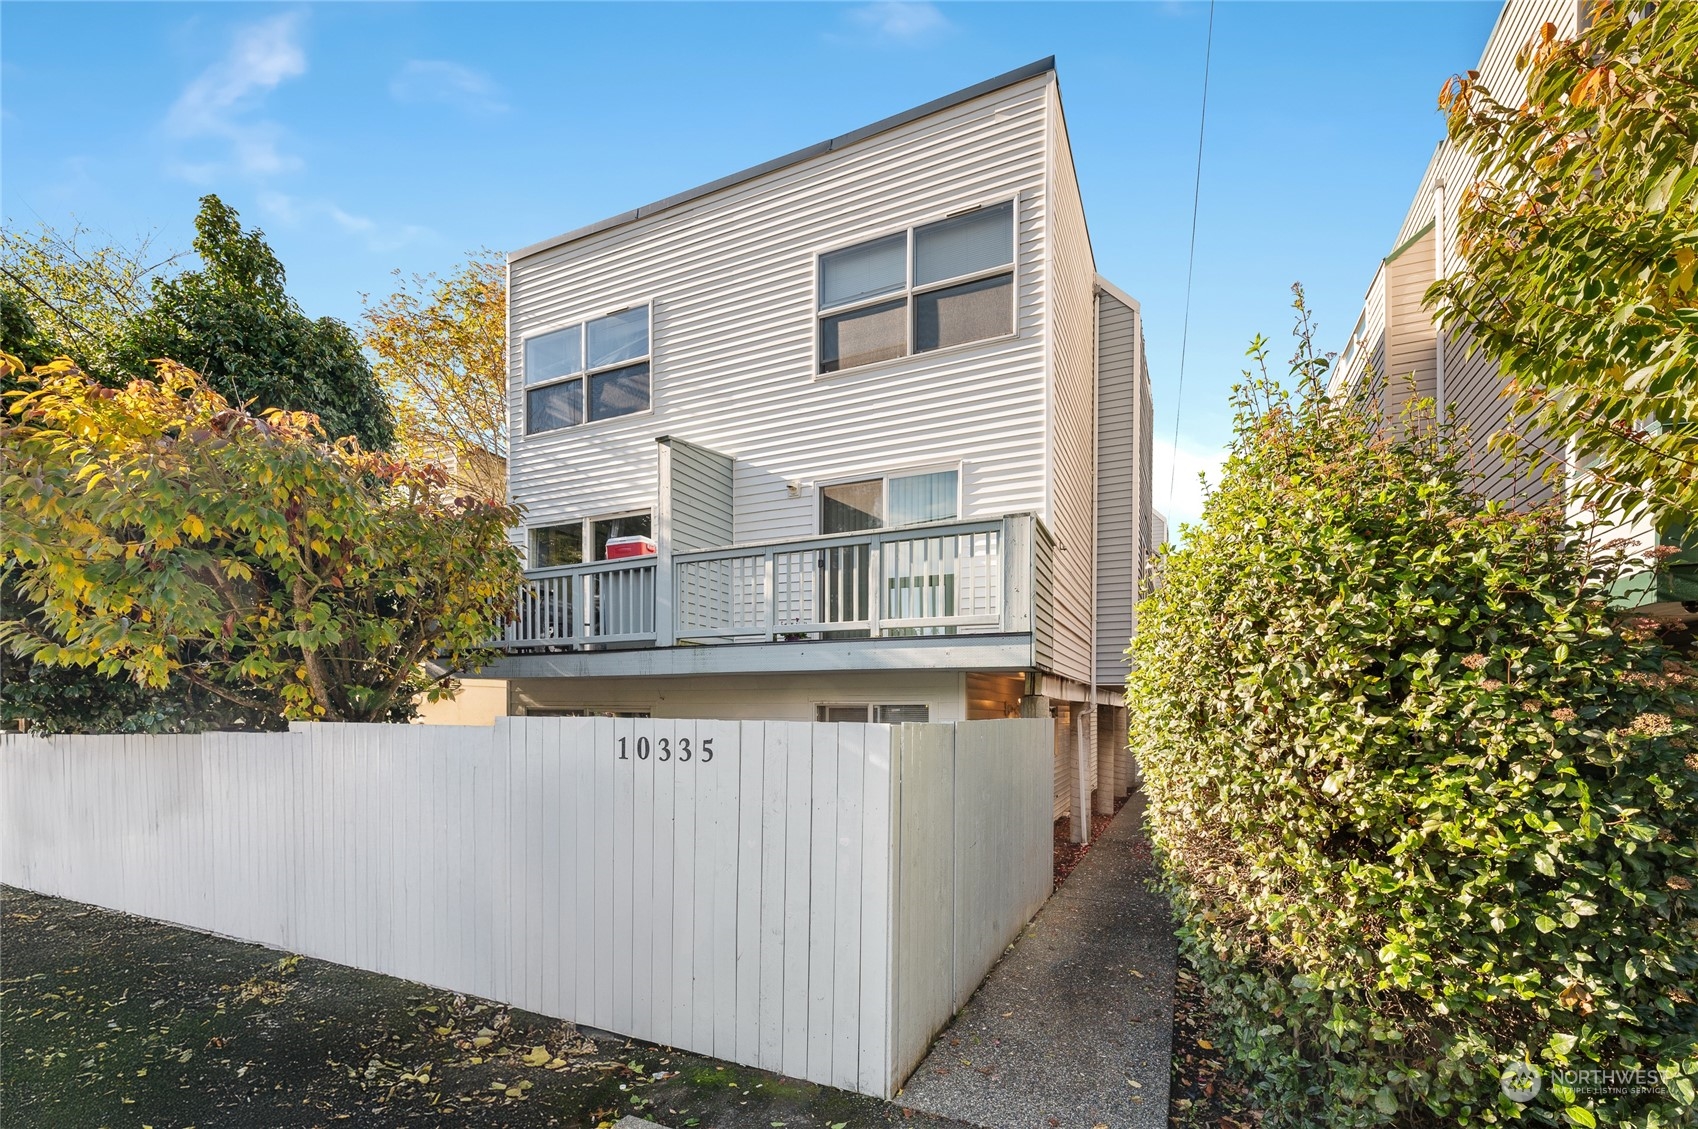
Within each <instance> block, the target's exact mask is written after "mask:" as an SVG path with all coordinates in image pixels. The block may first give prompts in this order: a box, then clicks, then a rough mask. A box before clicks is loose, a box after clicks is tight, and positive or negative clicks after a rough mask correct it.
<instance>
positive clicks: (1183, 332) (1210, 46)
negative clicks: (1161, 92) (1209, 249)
mask: <svg viewBox="0 0 1698 1129" xmlns="http://www.w3.org/2000/svg"><path fill="white" fill-rule="evenodd" d="M1214 48H1215V0H1209V32H1208V38H1207V39H1205V40H1204V43H1203V110H1202V113H1200V114H1199V115H1198V116H1197V173H1196V176H1195V177H1194V178H1193V180H1192V182H1191V249H1190V250H1189V251H1188V252H1187V253H1186V256H1185V320H1184V322H1183V323H1182V326H1181V328H1180V331H1179V387H1178V388H1177V389H1175V391H1174V393H1173V448H1172V451H1171V460H1170V461H1169V462H1168V464H1167V516H1168V519H1169V520H1170V521H1171V520H1172V518H1173V484H1174V481H1175V477H1176V476H1177V475H1178V473H1179V409H1180V405H1181V404H1182V403H1183V402H1184V399H1185V351H1186V347H1187V346H1188V345H1189V344H1190V342H1191V274H1192V271H1193V270H1194V269H1195V268H1196V265H1197V200H1198V198H1199V197H1200V196H1201V195H1202V191H1203V127H1204V126H1206V125H1207V124H1208V121H1209V60H1210V58H1211V57H1212V56H1213V54H1214ZM1168 535H1169V537H1170V538H1171V536H1172V532H1171V531H1169V534H1168Z"/></svg>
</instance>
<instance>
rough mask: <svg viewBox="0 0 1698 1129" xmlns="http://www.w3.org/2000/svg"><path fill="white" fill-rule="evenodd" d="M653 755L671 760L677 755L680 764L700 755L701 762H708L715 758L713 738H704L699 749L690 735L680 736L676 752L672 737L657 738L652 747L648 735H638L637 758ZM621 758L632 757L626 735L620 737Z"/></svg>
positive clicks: (628, 758) (664, 759) (659, 759)
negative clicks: (692, 742) (694, 745)
mask: <svg viewBox="0 0 1698 1129" xmlns="http://www.w3.org/2000/svg"><path fill="white" fill-rule="evenodd" d="M651 756H652V757H654V759H655V760H657V761H669V760H671V759H672V758H673V757H674V756H676V757H677V758H678V763H680V764H682V763H684V762H685V761H688V760H694V759H696V758H697V757H698V756H699V757H700V759H701V763H703V764H707V763H708V762H709V761H711V760H712V759H713V738H712V737H707V738H704V739H703V740H702V743H701V748H700V749H699V750H698V749H697V748H695V747H693V746H692V745H691V744H690V739H689V738H688V737H680V738H678V748H677V751H676V752H674V751H673V747H672V739H671V738H670V737H657V738H655V741H654V744H653V746H652V747H651V746H650V744H649V739H648V738H647V737H638V738H637V759H638V760H640V761H646V760H648V759H649V757H651ZM619 759H620V760H622V761H628V760H630V759H631V750H630V748H629V747H628V746H627V743H626V739H625V738H624V737H621V738H619Z"/></svg>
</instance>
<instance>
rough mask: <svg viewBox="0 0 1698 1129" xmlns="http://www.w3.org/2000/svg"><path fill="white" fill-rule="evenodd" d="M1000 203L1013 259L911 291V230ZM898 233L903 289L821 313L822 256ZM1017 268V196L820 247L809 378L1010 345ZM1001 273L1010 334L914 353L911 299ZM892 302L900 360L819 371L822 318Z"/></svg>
mask: <svg viewBox="0 0 1698 1129" xmlns="http://www.w3.org/2000/svg"><path fill="white" fill-rule="evenodd" d="M999 204H1008V205H1010V211H1011V215H1010V216H1009V223H1010V225H1011V227H1012V231H1011V233H1010V234H1011V242H1012V244H1013V252H1014V254H1013V258H1012V259H1011V260H1010V261H1009V262H1008V263H1007V264H1006V265H1003V266H998V267H991V268H989V269H987V270H982V271H976V272H974V273H971V274H963V275H957V276H956V277H954V278H945V279H941V280H939V281H937V282H928V283H926V284H924V285H923V286H916V285H915V284H914V233H915V232H916V231H918V230H919V229H920V228H922V227H930V226H931V225H932V224H934V223H940V222H942V221H943V220H951V219H955V218H956V217H957V216H964V215H968V214H970V213H972V212H980V211H983V210H984V209H986V208H994V207H996V206H998V205H999ZM898 234H900V235H901V236H902V237H903V239H904V242H905V248H904V251H903V256H902V289H901V290H892V291H889V292H888V293H885V294H880V295H878V296H877V297H874V298H862V299H860V300H858V301H854V302H844V303H843V304H842V305H838V306H832V307H831V308H830V309H821V308H820V296H821V295H820V261H821V260H822V259H824V258H825V257H826V256H827V255H834V254H836V253H837V252H839V251H847V250H850V249H851V248H855V247H860V246H862V245H863V244H866V243H876V242H878V241H879V240H880V239H888V238H890V237H891V236H892V235H898ZM1020 266H1021V264H1020V195H1019V193H1015V194H1014V195H1012V196H998V197H996V198H995V199H991V200H984V201H981V202H979V203H977V204H969V205H967V206H966V207H962V208H956V209H954V210H953V211H949V212H945V213H943V214H942V215H933V216H929V217H927V218H925V219H922V220H917V221H916V222H914V223H911V224H909V225H908V226H907V227H904V228H896V229H895V230H891V231H881V232H879V233H878V234H876V235H869V236H867V237H866V238H864V239H857V240H855V241H854V242H853V243H842V244H838V245H835V246H832V247H824V248H820V249H818V250H816V251H815V252H814V254H813V281H812V291H813V303H814V347H813V354H814V356H813V365H814V379H815V380H830V379H832V378H833V377H838V376H842V375H843V374H844V373H850V372H862V371H865V370H867V369H872V368H876V367H878V366H879V365H894V364H901V363H903V362H905V361H912V360H915V359H916V358H919V357H932V356H936V355H937V354H939V353H948V352H951V351H953V350H956V349H971V348H973V347H975V346H979V345H987V344H990V343H993V342H997V341H1009V340H1012V339H1014V338H1016V337H1019V336H1020ZM1002 274H1007V275H1011V276H1012V278H1011V279H1010V285H1009V287H1008V302H1009V312H1008V324H1009V326H1010V327H1011V328H1010V329H1009V331H1008V332H1007V333H1000V334H997V335H996V336H995V337H981V338H979V339H978V340H976V341H962V342H960V343H958V344H955V345H945V346H942V347H941V348H937V349H928V350H926V351H925V352H924V353H916V352H914V310H915V305H914V299H915V297H916V296H918V295H921V294H929V293H931V292H932V291H934V290H947V289H949V288H950V287H952V286H964V285H966V284H967V283H970V282H979V281H981V280H983V279H987V278H995V277H996V276H997V275H1002ZM897 299H901V300H902V302H903V304H904V305H905V306H906V309H907V312H906V315H905V317H904V325H903V329H904V332H905V336H904V338H903V346H902V347H903V353H902V355H901V356H899V357H890V358H887V359H885V360H882V361H868V362H867V363H866V364H861V365H852V366H849V367H847V368H839V369H833V370H832V371H831V372H822V371H820V364H821V363H822V361H823V359H824V358H823V357H821V355H820V331H821V325H822V323H823V322H824V321H825V319H826V318H828V317H841V316H842V315H843V314H849V313H854V312H855V311H856V310H863V309H868V308H870V307H872V306H879V305H883V304H884V303H886V302H894V301H896V300H897ZM851 481H853V480H851Z"/></svg>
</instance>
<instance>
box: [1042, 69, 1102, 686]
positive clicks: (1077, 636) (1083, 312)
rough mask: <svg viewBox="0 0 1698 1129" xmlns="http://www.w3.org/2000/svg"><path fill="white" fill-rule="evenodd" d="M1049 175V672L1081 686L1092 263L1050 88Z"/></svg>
mask: <svg viewBox="0 0 1698 1129" xmlns="http://www.w3.org/2000/svg"><path fill="white" fill-rule="evenodd" d="M1049 112H1050V114H1051V118H1052V125H1051V127H1050V132H1049V146H1050V152H1049V163H1050V177H1051V192H1050V198H1051V201H1052V204H1051V210H1050V215H1051V219H1050V223H1051V231H1052V237H1051V242H1050V262H1051V270H1050V273H1051V276H1052V278H1053V285H1052V294H1053V297H1052V306H1053V309H1052V312H1051V315H1050V317H1051V323H1050V324H1051V326H1052V328H1053V334H1054V340H1053V342H1052V346H1051V348H1052V356H1051V365H1052V369H1053V371H1052V376H1051V381H1052V384H1051V388H1052V392H1051V395H1052V396H1053V397H1054V399H1053V404H1052V416H1051V422H1050V429H1051V434H1050V444H1051V449H1052V450H1053V452H1054V455H1053V462H1052V473H1053V475H1054V498H1053V507H1054V519H1053V521H1052V522H1051V524H1050V532H1051V533H1053V534H1054V535H1055V540H1056V553H1055V657H1054V660H1053V661H1054V670H1055V672H1056V673H1057V674H1062V675H1065V676H1067V677H1068V678H1072V679H1075V680H1077V681H1079V682H1084V683H1087V684H1088V683H1090V682H1091V681H1092V678H1093V674H1092V668H1093V665H1094V663H1093V660H1094V658H1095V655H1094V653H1093V644H1092V639H1093V635H1094V632H1093V630H1092V629H1093V625H1094V620H1095V590H1096V589H1095V576H1096V537H1095V527H1096V509H1097V497H1096V473H1095V467H1096V434H1095V432H1096V420H1095V417H1096V373H1095V368H1096V313H1095V309H1096V307H1095V297H1094V290H1095V286H1096V266H1095V264H1094V262H1093V260H1092V257H1091V240H1090V235H1089V233H1088V232H1087V231H1086V229H1085V210H1084V206H1083V204H1082V203H1081V202H1080V199H1079V186H1078V183H1077V181H1075V179H1074V176H1073V155H1072V152H1071V150H1070V149H1069V148H1068V144H1067V130H1066V127H1065V126H1064V125H1063V124H1062V116H1061V98H1060V95H1059V94H1058V93H1057V91H1056V88H1055V87H1053V86H1052V87H1051V88H1050V90H1049Z"/></svg>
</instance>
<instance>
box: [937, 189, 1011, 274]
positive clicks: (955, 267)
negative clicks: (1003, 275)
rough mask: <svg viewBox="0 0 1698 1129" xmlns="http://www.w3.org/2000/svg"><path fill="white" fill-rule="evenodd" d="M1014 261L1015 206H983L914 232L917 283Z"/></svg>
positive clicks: (982, 269)
mask: <svg viewBox="0 0 1698 1129" xmlns="http://www.w3.org/2000/svg"><path fill="white" fill-rule="evenodd" d="M1013 262H1014V205H1013V203H1012V202H1010V203H1006V204H997V205H995V206H994V207H989V208H980V209H979V210H978V211H976V212H968V213H967V214H966V215H964V216H955V217H954V218H952V219H946V220H941V221H939V222H938V223H934V224H928V225H927V226H925V227H922V228H918V229H916V230H915V232H914V285H915V286H925V285H927V284H928V283H932V282H942V281H943V280H944V279H946V278H959V277H961V276H962V275H967V274H977V273H979V272H980V271H986V270H991V269H993V268H995V267H1002V266H1008V265H1009V264H1011V263H1013Z"/></svg>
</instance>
